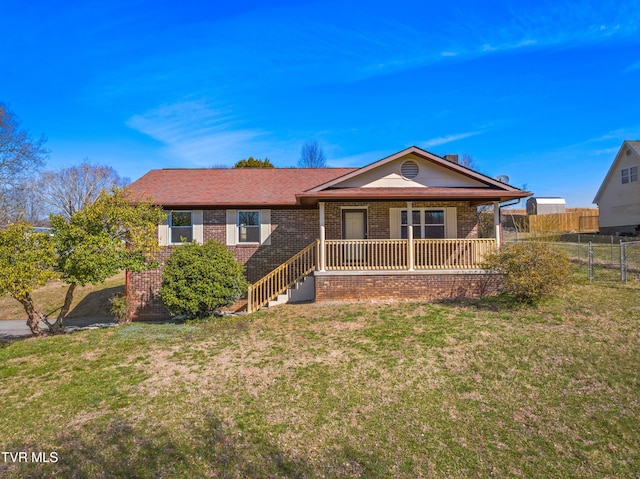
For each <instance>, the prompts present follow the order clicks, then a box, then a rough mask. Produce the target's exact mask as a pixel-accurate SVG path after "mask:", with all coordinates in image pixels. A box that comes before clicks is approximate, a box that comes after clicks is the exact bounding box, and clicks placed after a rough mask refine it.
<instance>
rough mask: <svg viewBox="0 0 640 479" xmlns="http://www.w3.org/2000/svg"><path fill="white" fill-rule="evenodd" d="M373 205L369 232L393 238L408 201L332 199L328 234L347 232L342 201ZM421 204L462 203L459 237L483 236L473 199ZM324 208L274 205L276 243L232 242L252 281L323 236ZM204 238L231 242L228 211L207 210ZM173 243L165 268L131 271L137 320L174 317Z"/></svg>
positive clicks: (418, 204)
mask: <svg viewBox="0 0 640 479" xmlns="http://www.w3.org/2000/svg"><path fill="white" fill-rule="evenodd" d="M367 205H369V208H368V220H367V221H368V224H369V237H370V238H372V239H386V238H389V236H390V233H389V208H404V207H406V203H405V202H373V203H362V202H359V203H356V202H352V203H328V204H327V205H326V210H325V225H326V232H327V239H340V238H341V237H342V214H341V209H340V207H341V206H362V207H363V208H364V207H366V206H367ZM413 205H414V207H415V208H425V207H450V206H455V207H457V208H458V214H457V218H458V237H460V238H477V236H478V230H477V221H476V208H475V207H470V206H468V204H467V203H456V202H414V203H413ZM319 224H320V220H319V210H318V209H317V208H316V209H291V208H287V209H272V210H271V245H262V246H256V245H236V246H228V248H229V250H231V251H232V252H233V255H234V257H235V258H236V260H237V261H238V262H240V263H241V264H243V265H245V267H246V273H245V274H246V276H247V279H248V281H250V282H255V281H257V280H258V279H260V278H261V277H263V276H264V275H266V274H267V273H269V272H270V271H272V270H273V269H274V268H276V267H277V266H279V265H281V264H282V263H284V262H285V261H286V260H288V259H289V258H290V257H291V256H293V255H294V254H296V253H297V252H299V251H300V250H302V249H303V248H304V247H305V246H307V245H309V244H310V243H311V242H313V241H315V240H316V239H318V238H319V236H320V226H319ZM203 237H204V240H205V241H207V240H210V239H215V240H218V241H220V242H221V243H223V244H225V243H226V210H225V209H215V210H205V211H204V212H203ZM172 248H173V247H166V248H164V250H163V251H162V252H161V253H160V255H159V256H158V260H159V261H160V267H159V268H157V269H155V270H152V271H146V272H143V273H130V274H129V281H128V287H127V294H128V297H129V300H130V305H131V306H130V315H131V316H132V318H133V319H145V320H153V319H164V318H167V317H168V316H169V314H168V312H167V311H166V310H165V308H164V307H163V306H162V303H161V302H160V300H159V299H158V291H159V289H160V284H161V283H162V266H163V264H164V261H165V260H166V259H167V258H168V257H169V256H170V254H171V251H172Z"/></svg>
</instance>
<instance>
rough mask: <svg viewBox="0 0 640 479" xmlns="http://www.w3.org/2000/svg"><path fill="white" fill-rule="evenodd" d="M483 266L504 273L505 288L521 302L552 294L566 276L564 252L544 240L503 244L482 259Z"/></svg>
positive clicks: (567, 273)
mask: <svg viewBox="0 0 640 479" xmlns="http://www.w3.org/2000/svg"><path fill="white" fill-rule="evenodd" d="M483 268H484V269H487V270H490V271H492V272H495V273H501V274H504V289H505V291H507V292H509V293H511V294H513V295H514V296H515V297H516V299H518V301H521V302H524V303H536V302H538V301H540V300H541V299H544V298H547V297H550V296H552V295H553V294H554V293H556V292H557V291H558V290H560V289H561V288H562V287H563V286H564V285H565V284H566V282H567V278H568V277H569V259H568V257H567V255H566V254H565V253H564V252H562V251H559V250H557V249H556V248H555V247H554V246H553V245H552V244H549V243H545V242H544V241H524V242H518V243H509V244H505V245H503V246H502V248H501V249H500V250H499V251H498V252H496V253H493V254H491V255H489V256H488V257H487V258H486V259H485V262H484V264H483Z"/></svg>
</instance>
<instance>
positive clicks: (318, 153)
mask: <svg viewBox="0 0 640 479" xmlns="http://www.w3.org/2000/svg"><path fill="white" fill-rule="evenodd" d="M298 166H299V167H301V168H326V167H327V159H326V157H325V156H324V151H323V150H322V147H321V146H320V144H319V143H318V142H317V141H307V142H306V143H305V144H304V145H302V150H301V151H300V159H299V160H298Z"/></svg>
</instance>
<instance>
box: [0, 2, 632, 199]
mask: <svg viewBox="0 0 640 479" xmlns="http://www.w3.org/2000/svg"><path fill="white" fill-rule="evenodd" d="M0 28H2V32H3V41H2V42H1V43H0V58H1V59H2V61H1V62H0V100H1V101H4V102H7V103H9V104H10V106H11V107H12V109H13V110H14V112H15V113H16V114H17V115H18V116H19V117H20V118H21V120H22V122H23V124H24V126H26V127H27V128H29V130H30V131H31V132H32V133H33V134H34V135H39V134H40V133H44V134H45V135H46V136H47V137H48V139H49V141H48V146H49V148H50V150H51V155H50V159H49V163H48V166H49V167H58V166H69V165H73V164H77V163H80V162H81V161H82V160H83V159H84V158H89V159H90V160H91V161H93V162H96V163H101V164H108V165H111V166H113V167H114V168H115V169H116V170H117V171H118V172H119V173H120V174H121V175H123V176H127V177H130V178H131V179H136V178H138V177H140V176H141V175H143V174H144V173H145V172H146V171H148V170H149V169H152V168H166V167H206V166H212V165H223V164H226V165H228V166H231V165H232V164H233V163H235V162H236V161H237V160H240V159H242V158H246V157H248V156H254V157H259V158H264V157H265V156H266V157H269V158H270V159H271V161H272V162H273V163H274V164H275V165H276V166H279V167H284V166H295V164H296V162H297V159H298V157H299V154H300V148H301V146H302V144H303V143H304V142H305V141H307V140H317V141H318V142H320V144H321V145H322V146H323V148H324V150H325V153H326V156H327V159H328V163H329V166H363V165H365V164H367V163H370V162H372V161H375V160H378V159H380V158H383V157H385V156H388V155H390V154H393V153H395V152H397V151H400V150H402V149H404V148H406V147H408V146H411V145H416V146H419V147H421V148H425V149H427V150H428V151H431V152H433V153H436V154H439V155H444V154H448V153H458V154H462V153H467V154H470V155H471V156H472V157H473V158H474V159H475V161H476V163H477V164H478V166H479V169H480V171H482V172H484V173H486V174H488V175H491V176H495V175H499V174H506V175H508V176H509V177H510V178H511V183H512V184H514V185H515V186H522V185H525V184H526V186H527V188H528V189H529V190H531V191H533V192H534V193H535V194H536V195H537V196H563V197H565V198H566V199H567V203H568V206H590V205H591V201H592V200H593V197H594V196H595V194H596V192H597V189H598V187H599V185H600V182H601V181H602V179H603V178H604V175H605V173H606V171H607V170H608V168H609V166H610V164H611V162H612V160H613V158H614V156H615V153H616V152H617V150H618V148H619V147H620V145H621V143H622V141H623V140H625V139H640V114H639V112H640V108H639V107H640V95H639V94H638V90H639V86H640V1H616V2H612V1H607V0H602V1H558V0H553V1H547V0H535V1H529V0H517V1H516V0H514V1H495V2H494V1H488V2H472V1H459V2H446V4H445V2H405V1H402V0H400V1H396V2H371V1H368V2H361V1H351V2H345V1H339V2H332V1H326V0H323V1H321V2H298V1H296V2H294V1H288V0H282V1H272V2H269V1H264V2H238V1H226V0H224V1H215V2H204V1H203V2H194V1H190V0H185V1H181V2H169V1H145V0H128V1H120V0H111V1H109V2H104V1H99V2H96V1H91V0H89V1H83V2H77V3H76V2H64V1H55V0H51V1H46V2H40V1H38V0H33V1H30V2H25V1H23V0H20V1H14V0H8V1H7V0H5V1H4V2H3V5H2V15H1V16H0Z"/></svg>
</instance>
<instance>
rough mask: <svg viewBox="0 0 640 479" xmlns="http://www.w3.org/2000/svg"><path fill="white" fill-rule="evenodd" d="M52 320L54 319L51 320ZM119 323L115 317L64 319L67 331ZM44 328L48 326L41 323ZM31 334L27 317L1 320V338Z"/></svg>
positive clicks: (105, 326)
mask: <svg viewBox="0 0 640 479" xmlns="http://www.w3.org/2000/svg"><path fill="white" fill-rule="evenodd" d="M51 322H52V321H51ZM117 324H118V323H117V322H116V320H115V319H113V318H108V317H107V318H67V319H65V320H64V329H65V331H67V332H71V331H77V330H79V329H97V328H109V327H111V326H115V325H117ZM41 326H42V329H45V330H46V329H47V326H46V325H45V324H43V323H41ZM29 336H31V330H30V329H29V327H28V326H27V320H26V319H8V320H0V340H2V339H14V338H24V337H29Z"/></svg>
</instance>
